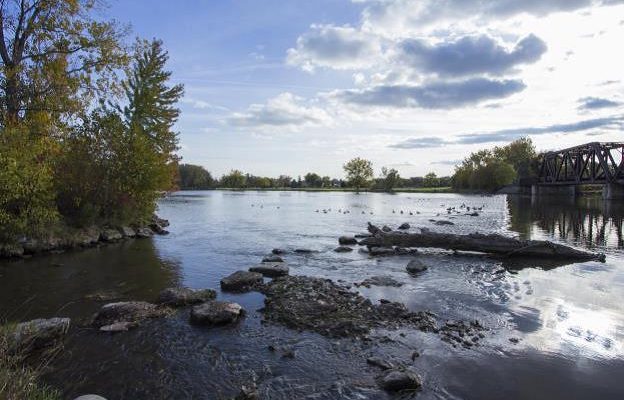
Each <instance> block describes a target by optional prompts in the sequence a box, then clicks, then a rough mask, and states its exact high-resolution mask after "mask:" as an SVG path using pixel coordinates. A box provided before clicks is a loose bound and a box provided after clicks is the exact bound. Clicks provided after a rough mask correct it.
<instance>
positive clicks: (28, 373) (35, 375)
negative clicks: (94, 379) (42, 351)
mask: <svg viewBox="0 0 624 400" xmlns="http://www.w3.org/2000/svg"><path fill="white" fill-rule="evenodd" d="M12 329H13V326H12V325H3V326H0V400H60V399H61V395H60V393H59V392H58V391H57V390H54V389H52V388H50V387H48V386H46V385H44V384H42V383H41V382H40V380H39V377H40V375H41V371H42V370H43V369H44V368H45V367H46V365H47V363H48V362H49V361H50V359H51V357H52V355H53V353H54V352H55V351H56V350H58V349H52V351H48V352H47V353H46V354H47V355H44V356H43V357H42V361H40V363H39V365H38V366H36V367H31V366H28V365H27V364H26V363H25V357H24V356H23V355H21V354H14V352H11V351H10V340H9V337H10V332H11V331H12Z"/></svg>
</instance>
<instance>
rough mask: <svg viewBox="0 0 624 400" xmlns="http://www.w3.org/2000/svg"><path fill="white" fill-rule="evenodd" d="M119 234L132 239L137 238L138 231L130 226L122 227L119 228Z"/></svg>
mask: <svg viewBox="0 0 624 400" xmlns="http://www.w3.org/2000/svg"><path fill="white" fill-rule="evenodd" d="M119 232H121V234H122V235H123V236H124V237H130V238H132V237H135V236H136V231H135V230H134V229H132V228H131V227H129V226H122V227H120V228H119Z"/></svg>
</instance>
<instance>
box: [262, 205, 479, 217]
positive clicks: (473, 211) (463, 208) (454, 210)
mask: <svg viewBox="0 0 624 400" xmlns="http://www.w3.org/2000/svg"><path fill="white" fill-rule="evenodd" d="M251 206H252V207H256V206H257V207H258V208H264V205H263V204H252V205H251ZM440 206H441V207H446V205H445V204H441V205H440ZM484 207H485V204H484V205H481V206H480V207H477V206H468V205H466V203H462V204H461V205H460V206H459V207H456V206H453V207H446V213H447V214H465V213H466V212H467V213H469V215H479V214H478V213H477V211H482V210H483V208H484ZM276 208H277V209H279V208H280V206H276ZM334 211H335V212H337V213H339V214H351V211H350V210H347V209H345V210H343V209H342V208H339V209H337V210H334ZM315 212H317V213H323V214H328V213H331V212H332V209H331V208H323V209H316V211H315ZM361 213H362V214H367V213H368V214H370V215H374V213H373V211H368V212H367V211H364V210H362V212H361ZM397 213H398V214H405V215H417V214H420V211H409V210H408V211H404V210H399V211H398V212H397V210H395V209H393V210H392V214H397ZM436 216H440V214H439V213H438V214H436Z"/></svg>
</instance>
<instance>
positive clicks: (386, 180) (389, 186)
mask: <svg viewBox="0 0 624 400" xmlns="http://www.w3.org/2000/svg"><path fill="white" fill-rule="evenodd" d="M381 179H382V185H383V189H384V190H385V191H386V192H392V190H393V189H394V188H395V187H397V186H398V185H399V182H400V181H401V177H400V176H399V171H397V170H396V169H394V168H390V169H388V168H386V167H383V168H382V169H381Z"/></svg>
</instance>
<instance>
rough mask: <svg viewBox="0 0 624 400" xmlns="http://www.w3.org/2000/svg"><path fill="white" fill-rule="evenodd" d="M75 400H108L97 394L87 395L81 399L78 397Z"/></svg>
mask: <svg viewBox="0 0 624 400" xmlns="http://www.w3.org/2000/svg"><path fill="white" fill-rule="evenodd" d="M74 400H106V399H105V398H104V397H102V396H98V395H97V394H85V395H82V396H80V397H76V398H75V399H74Z"/></svg>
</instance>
